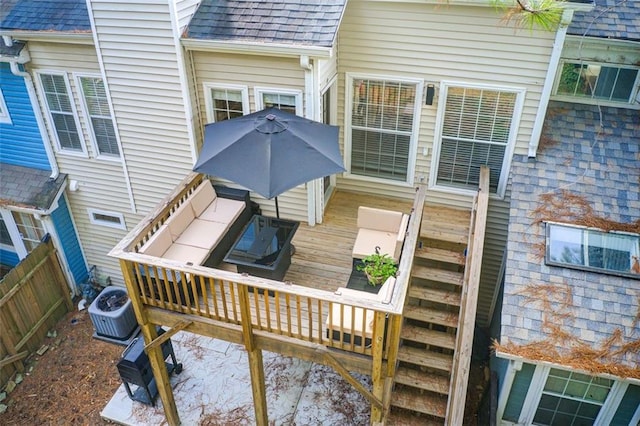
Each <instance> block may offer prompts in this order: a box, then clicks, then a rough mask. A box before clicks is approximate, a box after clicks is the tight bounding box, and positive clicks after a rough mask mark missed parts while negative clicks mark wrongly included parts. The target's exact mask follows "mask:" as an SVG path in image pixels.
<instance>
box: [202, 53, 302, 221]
mask: <svg viewBox="0 0 640 426" xmlns="http://www.w3.org/2000/svg"><path fill="white" fill-rule="evenodd" d="M192 58H193V59H192V61H193V64H192V66H193V69H194V73H195V80H196V89H197V98H198V109H199V111H200V120H201V121H202V123H206V122H207V115H206V105H205V96H207V95H206V94H205V93H204V83H210V84H234V85H242V86H246V87H247V88H248V91H249V105H250V109H251V111H250V112H255V111H256V100H255V92H254V88H255V87H261V88H271V89H287V90H299V91H300V92H301V93H303V92H304V71H303V69H302V68H301V67H300V61H299V59H298V58H271V57H264V56H257V55H238V54H228V53H207V52H192ZM199 145H200V144H199ZM225 184H228V185H230V186H233V184H232V183H229V182H226V183H225ZM251 196H252V198H253V199H254V200H255V201H256V202H258V203H259V204H260V206H261V207H262V210H263V213H265V214H269V215H275V204H274V201H269V200H265V199H263V198H262V197H260V196H259V195H258V194H252V195H251ZM278 204H279V206H280V212H281V216H282V217H286V218H291V219H295V220H300V221H306V220H307V191H306V189H305V185H300V186H299V187H297V188H295V189H293V190H291V191H287V192H285V193H284V194H282V195H281V196H279V197H278Z"/></svg>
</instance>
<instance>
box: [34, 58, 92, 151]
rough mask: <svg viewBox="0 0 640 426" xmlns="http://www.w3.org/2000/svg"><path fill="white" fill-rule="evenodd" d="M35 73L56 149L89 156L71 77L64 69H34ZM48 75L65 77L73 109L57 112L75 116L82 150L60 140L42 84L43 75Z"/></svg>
mask: <svg viewBox="0 0 640 426" xmlns="http://www.w3.org/2000/svg"><path fill="white" fill-rule="evenodd" d="M34 72H35V74H36V75H37V76H38V78H37V79H36V80H37V88H38V92H39V93H40V100H41V105H42V108H44V110H45V115H46V117H47V121H48V123H49V129H50V135H51V137H52V139H53V140H54V141H55V146H56V151H57V152H59V153H62V154H66V155H74V156H82V157H87V156H88V155H87V147H86V145H85V140H84V134H83V131H82V126H81V125H80V120H79V119H78V118H79V117H78V111H77V108H76V99H75V97H74V95H73V91H72V90H71V84H70V82H69V77H68V75H67V73H65V72H62V71H52V70H36V71H34ZM47 75H53V76H61V77H63V79H64V83H65V88H66V96H67V97H68V98H69V104H70V107H71V111H70V112H58V111H55V113H56V114H58V113H60V114H64V115H69V116H73V121H74V123H75V126H76V132H77V134H78V139H79V143H80V148H81V149H80V150H77V149H72V148H66V147H63V146H62V144H61V142H60V138H59V136H58V131H57V128H56V125H55V121H54V118H53V112H52V111H51V108H50V106H49V102H48V100H47V95H46V91H45V89H44V85H43V84H42V76H47Z"/></svg>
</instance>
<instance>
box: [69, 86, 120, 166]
mask: <svg viewBox="0 0 640 426" xmlns="http://www.w3.org/2000/svg"><path fill="white" fill-rule="evenodd" d="M74 77H75V82H76V87H77V88H78V91H79V93H80V99H81V102H82V107H83V111H84V118H85V120H86V123H87V127H88V128H89V134H90V137H91V145H92V147H93V149H94V151H95V153H96V157H97V158H99V159H106V160H118V161H119V160H120V159H121V158H122V149H121V147H120V141H119V138H118V132H117V131H116V124H115V120H114V119H113V113H112V107H111V102H110V100H109V96H108V95H107V88H106V87H104V90H105V101H106V102H107V104H108V106H109V115H102V114H92V113H91V111H90V108H89V104H88V103H87V94H86V93H85V92H84V89H83V86H82V81H81V80H82V79H83V78H90V79H100V80H102V84H103V85H104V84H105V82H104V79H103V78H102V76H101V75H99V74H74ZM93 118H99V119H103V120H108V121H110V122H111V128H112V129H113V132H114V137H115V143H116V147H117V149H118V153H117V154H113V153H110V152H102V151H101V150H100V146H99V143H98V136H97V134H96V129H95V127H94V125H93Z"/></svg>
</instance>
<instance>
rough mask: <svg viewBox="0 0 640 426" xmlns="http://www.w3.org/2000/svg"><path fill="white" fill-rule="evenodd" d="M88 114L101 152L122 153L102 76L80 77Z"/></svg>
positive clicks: (109, 153) (116, 154) (115, 154)
mask: <svg viewBox="0 0 640 426" xmlns="http://www.w3.org/2000/svg"><path fill="white" fill-rule="evenodd" d="M80 85H81V87H82V94H83V96H84V100H85V105H86V107H87V114H88V115H89V120H90V123H91V128H92V130H93V135H94V136H95V141H96V145H97V147H98V151H99V152H100V154H106V155H114V156H119V155H120V148H119V147H118V140H117V138H116V132H115V128H114V126H113V119H112V118H111V111H110V109H109V101H108V99H107V92H106V90H105V88H104V83H103V81H102V79H101V78H95V77H80Z"/></svg>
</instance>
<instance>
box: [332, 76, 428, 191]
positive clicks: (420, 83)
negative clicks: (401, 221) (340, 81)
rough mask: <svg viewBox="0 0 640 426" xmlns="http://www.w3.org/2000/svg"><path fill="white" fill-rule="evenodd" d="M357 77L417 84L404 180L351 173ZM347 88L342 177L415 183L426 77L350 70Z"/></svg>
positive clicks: (379, 181)
mask: <svg viewBox="0 0 640 426" xmlns="http://www.w3.org/2000/svg"><path fill="white" fill-rule="evenodd" d="M357 78H362V79H368V80H378V81H390V82H396V83H409V84H415V85H416V99H415V102H414V107H413V123H411V137H410V142H409V158H408V160H407V162H408V164H407V179H406V180H405V181H404V182H403V181H397V180H392V179H383V178H377V177H370V176H362V175H356V174H352V173H351V116H352V114H353V111H352V110H351V107H352V106H353V80H354V79H357ZM345 88H346V90H345V96H344V99H345V104H344V111H345V114H344V166H345V168H346V171H345V172H344V173H343V174H342V177H344V178H347V179H353V180H362V181H366V182H371V183H381V184H385V185H392V186H400V187H405V188H406V187H411V186H413V183H414V181H415V170H416V158H417V152H418V136H419V132H420V116H421V112H422V102H423V90H424V79H421V78H410V77H397V76H395V77H394V76H388V75H381V74H367V73H349V72H348V73H346V75H345Z"/></svg>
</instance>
